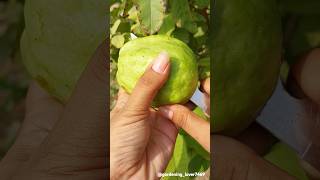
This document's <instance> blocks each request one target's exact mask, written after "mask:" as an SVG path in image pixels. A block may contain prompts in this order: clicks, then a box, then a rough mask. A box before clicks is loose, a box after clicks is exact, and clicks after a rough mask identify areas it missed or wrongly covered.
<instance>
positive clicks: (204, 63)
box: [198, 57, 210, 80]
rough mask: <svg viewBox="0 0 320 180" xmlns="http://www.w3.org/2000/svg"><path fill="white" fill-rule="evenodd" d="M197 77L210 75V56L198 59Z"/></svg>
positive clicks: (203, 77) (201, 77) (202, 77)
mask: <svg viewBox="0 0 320 180" xmlns="http://www.w3.org/2000/svg"><path fill="white" fill-rule="evenodd" d="M198 65H199V79H200V80H202V79H205V78H207V77H210V57H205V58H202V59H200V60H199V63H198Z"/></svg>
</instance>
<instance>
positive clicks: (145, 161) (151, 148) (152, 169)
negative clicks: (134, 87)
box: [131, 110, 178, 179]
mask: <svg viewBox="0 0 320 180" xmlns="http://www.w3.org/2000/svg"><path fill="white" fill-rule="evenodd" d="M143 121H145V122H146V123H143V124H144V125H146V127H145V128H146V129H149V130H150V131H149V132H150V134H149V137H148V135H147V136H144V137H141V138H142V139H143V140H147V141H148V143H147V145H146V146H145V149H144V151H143V153H142V156H140V157H136V158H139V159H138V161H139V163H136V164H135V165H137V164H138V165H139V166H140V168H136V169H137V170H136V172H135V173H134V174H133V175H132V176H131V177H132V179H143V177H145V173H146V172H148V179H156V178H157V173H159V172H163V171H164V170H165V167H166V166H167V164H168V162H169V160H170V157H171V155H172V151H173V148H174V144H175V139H176V136H177V132H178V131H177V128H176V127H175V125H174V124H173V123H172V122H171V121H169V120H168V119H166V118H164V117H162V116H161V115H159V114H158V113H157V112H156V111H154V110H152V111H151V113H150V116H149V118H147V119H145V120H143ZM149 122H151V123H149ZM143 129H144V128H143ZM145 132H148V131H145ZM145 135H146V134H145ZM136 147H137V146H136Z"/></svg>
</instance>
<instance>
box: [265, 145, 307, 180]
mask: <svg viewBox="0 0 320 180" xmlns="http://www.w3.org/2000/svg"><path fill="white" fill-rule="evenodd" d="M264 159H266V160H267V161H269V162H270V163H272V164H274V165H275V166H277V167H279V168H280V169H282V170H284V171H286V172H287V173H288V174H290V175H292V176H294V177H295V178H297V179H298V180H308V179H309V178H308V177H307V175H306V173H305V171H304V170H303V168H302V166H301V164H300V160H299V158H298V156H297V153H296V152H295V151H294V150H292V149H291V148H290V147H289V146H288V145H286V144H283V143H280V142H279V143H277V144H275V145H274V146H273V147H272V148H271V150H270V152H269V153H268V154H267V155H265V156H264Z"/></svg>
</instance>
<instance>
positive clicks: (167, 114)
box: [159, 107, 173, 119]
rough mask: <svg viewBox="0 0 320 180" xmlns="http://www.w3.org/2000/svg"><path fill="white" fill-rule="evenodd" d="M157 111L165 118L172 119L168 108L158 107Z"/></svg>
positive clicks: (171, 113)
mask: <svg viewBox="0 0 320 180" xmlns="http://www.w3.org/2000/svg"><path fill="white" fill-rule="evenodd" d="M159 111H160V113H161V114H162V115H163V116H164V117H165V118H168V119H172V117H173V112H172V111H171V110H170V109H169V108H166V107H160V108H159Z"/></svg>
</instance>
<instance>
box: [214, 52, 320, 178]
mask: <svg viewBox="0 0 320 180" xmlns="http://www.w3.org/2000/svg"><path fill="white" fill-rule="evenodd" d="M319 52H320V51H319V49H314V50H312V51H310V52H309V53H307V54H306V55H305V56H304V57H303V58H301V59H300V60H299V61H298V62H297V63H296V64H294V65H293V66H292V71H291V73H292V74H291V75H290V76H291V77H292V78H293V80H294V81H295V82H296V84H295V85H297V86H298V88H297V87H295V88H294V89H295V90H297V89H299V90H300V91H301V92H297V91H295V92H294V93H297V94H303V95H304V98H305V100H306V103H307V102H309V103H315V104H318V106H319V97H320V96H319V92H320V89H319V87H320V86H319V84H320V81H319V77H320V71H319V69H320V64H319V62H320V53H319ZM318 113H319V112H318ZM258 131H259V133H257V131H255V132H248V130H247V132H245V133H244V134H247V136H246V138H248V137H254V136H260V138H259V137H255V138H253V139H254V141H255V143H256V144H263V141H264V140H266V139H268V138H266V137H263V138H262V136H261V135H262V133H260V132H261V129H260V130H258ZM238 139H240V140H243V138H238ZM269 139H270V138H269ZM213 140H214V141H213V142H214V143H213V144H212V146H213V147H214V148H213V154H214V160H215V164H216V167H215V168H214V172H215V173H214V174H213V177H214V178H215V177H216V178H218V177H225V176H226V175H228V174H229V175H230V177H231V175H232V177H242V178H243V179H248V180H250V179H263V178H266V179H294V178H293V177H290V176H289V175H288V174H286V172H284V171H282V170H280V169H279V168H278V167H276V166H273V165H272V164H270V163H269V162H267V161H265V160H264V159H263V158H262V157H260V156H259V154H258V153H257V152H255V151H254V150H253V149H251V148H250V147H248V146H246V145H245V144H243V143H241V142H239V141H237V140H235V139H232V138H228V137H223V136H218V135H215V136H213ZM251 141H252V138H251ZM267 141H269V140H267ZM251 143H252V142H251ZM251 145H252V144H251ZM253 146H256V145H255V144H254V145H253ZM260 149H261V148H260ZM244 172H245V173H244Z"/></svg>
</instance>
